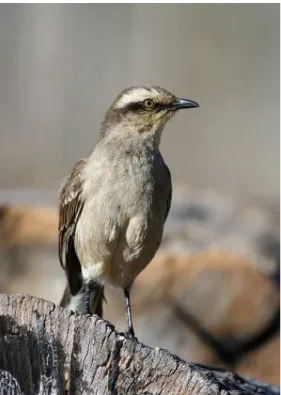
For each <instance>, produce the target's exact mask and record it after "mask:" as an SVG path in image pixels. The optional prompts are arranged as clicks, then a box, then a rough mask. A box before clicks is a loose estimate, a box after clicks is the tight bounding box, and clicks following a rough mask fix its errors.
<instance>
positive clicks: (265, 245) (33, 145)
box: [0, 4, 280, 383]
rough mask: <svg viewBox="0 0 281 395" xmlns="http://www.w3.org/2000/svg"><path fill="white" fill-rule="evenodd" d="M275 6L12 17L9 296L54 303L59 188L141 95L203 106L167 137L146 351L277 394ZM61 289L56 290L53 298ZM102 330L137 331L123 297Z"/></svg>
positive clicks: (142, 291)
mask: <svg viewBox="0 0 281 395" xmlns="http://www.w3.org/2000/svg"><path fill="white" fill-rule="evenodd" d="M279 16H280V9H279V4H177V5H176V4H163V5H161V4H158V5H152V4H120V5H118V4H114V5H113V4H1V5H0V52H1V58H0V92H1V93H0V141H1V144H0V169H1V171H0V254H1V255H0V258H1V259H0V292H7V293H11V292H26V293H30V294H32V295H35V296H39V297H43V298H45V299H48V300H51V301H53V302H55V303H58V302H59V300H60V297H61V295H62V292H63V287H64V273H63V272H62V270H61V268H60V265H59V262H58V258H57V211H56V201H57V195H58V192H57V191H58V188H59V185H60V182H61V179H62V178H63V177H64V176H65V175H66V174H68V173H69V172H70V170H71V168H72V167H73V165H74V163H75V161H76V160H77V159H78V158H80V157H83V156H85V155H87V154H88V153H89V151H90V150H91V149H92V148H93V147H94V145H95V143H96V141H97V138H98V134H99V126H100V123H101V121H102V119H103V115H104V113H105V111H106V109H107V108H108V106H109V105H110V103H111V102H112V101H113V99H114V98H115V96H116V95H117V94H118V93H119V92H120V91H121V90H122V89H124V88H125V87H128V86H130V85H139V84H151V85H160V86H163V87H164V88H166V89H168V90H170V91H171V92H173V93H174V94H176V95H178V96H181V97H186V98H189V99H192V100H195V101H197V102H198V103H200V106H201V107H200V109H198V110H196V111H195V110H194V111H190V112H188V113H181V114H179V115H178V116H177V117H176V118H175V119H173V120H172V122H170V123H169V124H168V126H167V128H166V129H165V133H164V136H163V139H162V144H161V148H162V152H163V155H164V157H165V160H166V162H167V164H168V165H169V167H170V169H171V173H172V178H173V184H174V199H173V204H172V209H171V213H170V216H169V219H168V222H167V226H166V229H165V234H164V239H163V243H162V246H161V248H160V251H159V254H158V255H157V256H156V258H155V260H154V261H153V263H151V265H150V266H149V267H148V268H147V269H146V270H145V271H144V272H143V273H142V275H141V276H139V278H138V280H137V281H136V284H135V287H134V292H133V300H132V304H133V312H134V315H135V321H136V324H135V326H136V332H137V335H138V338H139V339H140V340H141V341H142V342H144V343H147V344H149V345H151V346H153V347H155V346H159V347H163V348H167V349H169V350H170V351H172V352H174V353H176V354H178V355H179V356H181V357H182V358H184V359H186V360H191V361H193V362H199V363H204V364H209V365H216V366H224V367H228V368H231V369H233V370H235V371H237V372H239V373H243V374H247V375H251V376H254V377H256V378H259V379H262V380H265V381H270V382H272V383H279V343H280V339H279V312H280V310H279V284H280V281H279V273H280V271H279V257H280V253H279V251H280V250H279V248H280V236H279V234H280V232H279V212H280V209H279V207H280V206H279V196H280V193H279V191H280V189H279V179H280V173H279V157H280V155H279V132H280V125H279V120H280V113H279V108H280V100H279V99H280V91H279V88H280V78H279V77H280V64H279V59H280V42H279V37H280V36H279V32H280V20H279ZM50 290H51V291H50ZM107 300H108V303H107V306H106V313H105V318H106V319H109V320H111V321H112V322H113V323H114V324H115V325H116V326H117V328H118V329H120V330H123V329H124V325H125V317H124V314H125V310H124V301H123V294H122V292H121V291H116V290H112V289H108V290H107Z"/></svg>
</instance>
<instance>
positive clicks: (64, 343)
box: [0, 294, 280, 395]
mask: <svg viewBox="0 0 281 395" xmlns="http://www.w3.org/2000/svg"><path fill="white" fill-rule="evenodd" d="M147 330H149V323H148V325H147ZM140 340H141V339H140ZM66 388H67V389H68V390H69V394H79V395H80V394H81V395H82V394H83V395H88V394H89V395H90V394H101V395H102V394H107V395H109V394H110V395H119V394H120V395H121V394H122V395H123V394H124V395H125V394H126V395H127V394H128V395H137V394H143V395H160V394H161V395H168V394H169V395H170V394H173V395H183V394H186V395H197V394H198V395H199V394H200V395H209V394H210V395H213V394H216V395H228V394H229V395H230V394H231V395H238V394H252V395H253V394H264V395H271V394H272V395H273V394H279V393H280V391H279V388H278V387H276V386H273V385H267V384H263V383H261V382H258V381H256V380H255V379H249V378H243V377H242V376H238V375H235V374H233V373H232V372H230V371H225V370H220V369H214V368H211V367H205V366H201V365H197V364H192V363H187V362H184V361H183V360H181V359H179V358H178V357H177V356H175V355H172V354H170V353H169V352H168V351H166V350H162V349H152V348H150V347H147V346H145V345H143V344H141V343H139V342H137V341H132V340H129V339H127V338H126V337H124V336H123V335H122V334H120V333H118V332H117V331H116V330H115V329H114V327H113V326H111V325H110V324H108V323H106V322H105V321H103V320H101V319H99V318H98V317H97V316H93V317H89V316H86V315H79V314H74V313H72V312H70V311H67V310H64V309H62V308H61V307H57V306H55V305H54V304H53V303H50V302H47V301H44V300H42V299H38V298H34V297H31V296H27V295H19V294H18V295H11V296H8V295H5V294H1V295H0V393H1V394H15V395H19V394H24V395H33V394H34V395H35V394H36V395H37V394H40V395H41V394H52V395H53V394H65V393H67V392H65V391H66Z"/></svg>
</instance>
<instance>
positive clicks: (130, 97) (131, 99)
mask: <svg viewBox="0 0 281 395" xmlns="http://www.w3.org/2000/svg"><path fill="white" fill-rule="evenodd" d="M154 96H155V94H154V92H148V91H147V90H145V89H137V90H135V91H132V92H129V93H126V94H125V95H124V96H122V97H121V98H120V99H119V101H118V102H117V103H116V108H124V107H126V106H127V105H128V104H130V103H136V102H139V101H143V100H145V99H151V98H152V99H153V97H154Z"/></svg>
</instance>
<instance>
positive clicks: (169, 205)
mask: <svg viewBox="0 0 281 395" xmlns="http://www.w3.org/2000/svg"><path fill="white" fill-rule="evenodd" d="M165 166H166V170H167V176H168V181H167V183H168V188H169V193H168V197H167V202H166V213H165V221H166V219H167V217H168V214H169V211H170V208H171V202H172V194H173V188H172V179H171V173H170V170H169V168H168V166H167V165H165Z"/></svg>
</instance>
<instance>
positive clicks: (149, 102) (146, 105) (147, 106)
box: [143, 99, 155, 110]
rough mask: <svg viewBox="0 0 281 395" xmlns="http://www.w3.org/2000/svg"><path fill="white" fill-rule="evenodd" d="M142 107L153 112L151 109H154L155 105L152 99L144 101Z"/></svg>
mask: <svg viewBox="0 0 281 395" xmlns="http://www.w3.org/2000/svg"><path fill="white" fill-rule="evenodd" d="M143 107H144V108H145V109H146V110H153V108H154V107H155V103H154V101H153V100H152V99H146V100H144V102H143Z"/></svg>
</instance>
